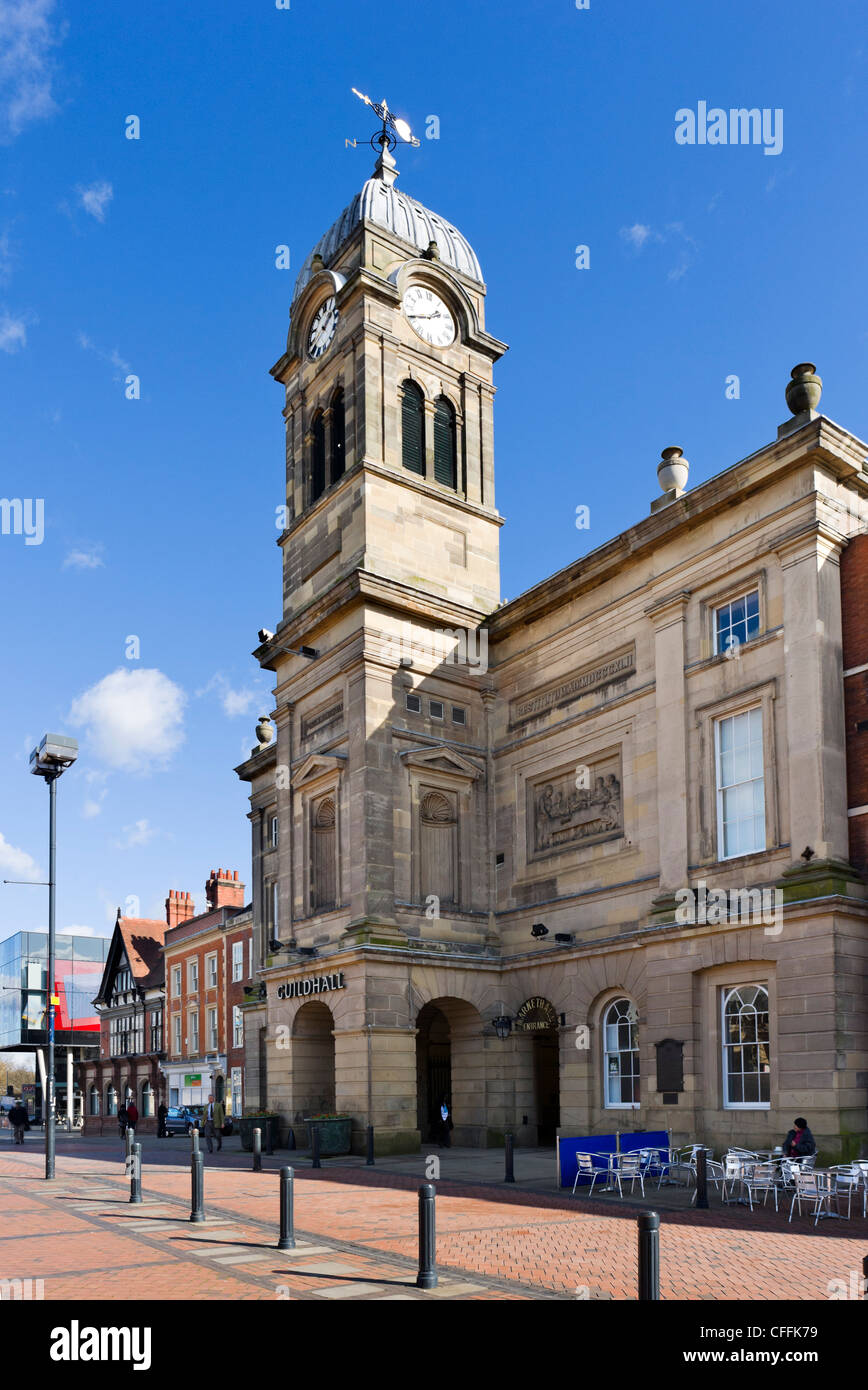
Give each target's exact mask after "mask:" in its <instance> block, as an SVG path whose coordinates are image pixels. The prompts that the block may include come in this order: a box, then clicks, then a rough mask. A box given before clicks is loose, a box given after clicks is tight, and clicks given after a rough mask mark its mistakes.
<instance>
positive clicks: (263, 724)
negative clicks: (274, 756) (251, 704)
mask: <svg viewBox="0 0 868 1390" xmlns="http://www.w3.org/2000/svg"><path fill="white" fill-rule="evenodd" d="M256 737H257V739H258V741H259V746H260V748H267V747H268V745H269V743H271V741H272V740H273V738H274V725H273V724H272V722H271V720H270V719H269V717H268V715H267V714H261V715H260V716H259V723H258V724H257V726H256Z"/></svg>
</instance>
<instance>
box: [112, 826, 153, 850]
mask: <svg viewBox="0 0 868 1390" xmlns="http://www.w3.org/2000/svg"><path fill="white" fill-rule="evenodd" d="M123 832H124V838H123V839H122V840H115V842H114V844H115V848H116V849H132V848H133V847H134V846H135V845H146V844H147V843H148V841H149V840H153V838H154V836H155V835H156V833H157V832H156V830H155V829H154V828H153V826H152V825H151V823H150V821H147V820H137V821H135V822H134V823H133V824H132V825H125V826H124V827H123Z"/></svg>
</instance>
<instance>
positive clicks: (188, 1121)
mask: <svg viewBox="0 0 868 1390" xmlns="http://www.w3.org/2000/svg"><path fill="white" fill-rule="evenodd" d="M200 1123H201V1122H200V1119H199V1116H198V1115H197V1113H196V1111H195V1110H194V1109H193V1107H192V1106H190V1105H170V1106H169V1113H168V1115H167V1116H166V1133H167V1134H168V1135H169V1136H171V1135H173V1134H189V1133H190V1131H191V1130H192V1129H198V1128H199V1126H200Z"/></svg>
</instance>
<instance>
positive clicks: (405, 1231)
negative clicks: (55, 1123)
mask: <svg viewBox="0 0 868 1390" xmlns="http://www.w3.org/2000/svg"><path fill="white" fill-rule="evenodd" d="M42 1142H43V1141H42V1135H41V1133H40V1132H38V1131H37V1132H36V1133H35V1134H34V1133H33V1132H31V1133H30V1134H29V1135H28V1136H27V1140H26V1143H25V1145H24V1146H23V1147H16V1146H13V1145H12V1144H11V1143H10V1142H9V1139H8V1138H7V1137H6V1135H5V1134H0V1206H2V1213H3V1220H2V1223H0V1283H2V1281H3V1280H12V1279H20V1280H27V1279H34V1280H36V1279H41V1280H43V1281H44V1284H43V1296H44V1298H45V1299H47V1300H51V1299H57V1300H75V1299H81V1298H87V1299H96V1300H113V1299H124V1300H127V1299H178V1300H199V1299H231V1300H237V1299H241V1300H252V1299H257V1300H262V1299H277V1300H286V1299H303V1300H323V1299H325V1300H339V1301H340V1300H353V1299H362V1300H383V1301H397V1300H416V1301H429V1302H430V1301H435V1302H440V1301H443V1300H444V1299H446V1300H450V1299H455V1300H457V1301H464V1300H469V1301H492V1300H497V1301H500V1300H519V1301H526V1300H540V1299H542V1300H555V1301H558V1300H564V1299H569V1300H572V1301H574V1300H576V1299H580V1300H593V1301H596V1300H606V1301H608V1300H632V1299H635V1298H636V1288H637V1238H636V1218H637V1216H638V1215H639V1214H640V1212H641V1211H642V1210H643V1209H644V1210H647V1209H648V1208H649V1206H651V1205H652V1204H653V1206H654V1208H655V1209H656V1210H658V1211H660V1213H661V1236H660V1265H661V1296H662V1298H663V1299H664V1300H715V1301H718V1300H720V1301H725V1300H751V1299H756V1300H778V1299H784V1300H813V1299H822V1300H826V1299H828V1298H829V1295H830V1281H833V1280H841V1281H843V1284H844V1285H845V1286H848V1287H850V1286H851V1285H852V1282H853V1281H852V1271H861V1265H862V1256H863V1253H865V1251H866V1249H868V1222H865V1221H863V1220H862V1218H861V1215H860V1216H858V1217H857V1216H855V1215H854V1217H853V1219H852V1220H850V1221H843V1220H842V1221H831V1220H830V1221H824V1222H821V1223H820V1224H819V1226H818V1227H817V1228H816V1229H815V1228H814V1227H813V1225H812V1220H811V1218H810V1217H808V1216H807V1215H805V1216H804V1217H801V1218H800V1217H798V1216H794V1218H793V1221H792V1224H789V1223H788V1221H787V1215H788V1207H786V1208H784V1209H783V1210H782V1211H781V1212H780V1213H778V1214H776V1213H775V1212H774V1210H773V1208H771V1207H769V1208H768V1209H759V1210H757V1211H755V1212H753V1213H750V1212H749V1211H747V1210H746V1209H744V1208H739V1207H721V1206H720V1205H719V1203H718V1199H717V1198H716V1196H714V1195H712V1198H711V1201H712V1207H711V1209H710V1210H709V1211H705V1212H697V1211H695V1210H694V1209H693V1208H691V1207H688V1206H686V1205H685V1203H686V1202H688V1201H689V1197H687V1196H686V1195H685V1194H684V1193H682V1192H679V1191H678V1190H669V1191H668V1192H667V1190H666V1189H662V1190H661V1192H660V1193H659V1194H658V1193H657V1192H656V1190H655V1191H654V1193H653V1195H652V1194H649V1196H648V1199H647V1201H646V1203H645V1204H644V1207H643V1204H642V1203H641V1202H640V1201H639V1199H638V1194H637V1199H636V1200H635V1201H633V1200H632V1199H630V1200H628V1199H624V1200H623V1201H622V1200H620V1199H619V1198H618V1197H617V1196H615V1197H611V1196H609V1197H597V1196H595V1197H593V1198H591V1199H589V1198H587V1197H586V1196H577V1197H576V1198H571V1197H570V1195H569V1192H568V1191H566V1192H562V1193H558V1192H557V1191H556V1190H555V1188H554V1180H553V1167H552V1156H551V1151H550V1150H546V1151H539V1150H517V1152H516V1175H517V1177H518V1179H519V1181H518V1182H517V1183H516V1185H515V1186H514V1187H513V1186H509V1185H507V1184H505V1183H503V1181H502V1176H503V1168H502V1163H503V1154H502V1152H500V1151H497V1150H494V1151H492V1150H487V1151H480V1150H470V1149H454V1150H440V1151H438V1152H437V1153H436V1154H432V1155H419V1154H417V1155H415V1156H412V1155H411V1156H406V1155H405V1156H400V1157H398V1158H391V1159H389V1160H380V1159H378V1160H377V1162H376V1165H375V1166H374V1168H370V1167H367V1166H366V1165H365V1161H364V1159H361V1160H357V1159H354V1158H340V1159H333V1160H324V1161H323V1165H324V1166H323V1167H322V1169H319V1170H315V1169H313V1168H312V1167H310V1160H309V1158H306V1157H305V1156H304V1155H301V1154H298V1153H297V1152H296V1153H287V1152H285V1151H282V1152H280V1153H278V1154H275V1155H273V1156H264V1157H263V1170H262V1172H260V1173H254V1172H253V1171H252V1161H251V1156H250V1155H249V1154H245V1153H243V1152H242V1151H241V1150H240V1145H239V1143H238V1141H237V1140H229V1141H225V1142H224V1147H223V1151H222V1153H219V1154H217V1153H215V1154H213V1155H207V1154H206V1155H205V1211H206V1214H207V1220H206V1222H205V1223H204V1224H203V1225H194V1224H192V1223H191V1222H190V1220H189V1212H190V1174H189V1141H188V1140H186V1139H174V1140H156V1139H153V1138H152V1139H150V1140H149V1141H148V1142H147V1143H146V1144H144V1146H143V1176H142V1189H143V1194H144V1198H145V1200H144V1202H143V1204H142V1205H141V1206H134V1205H131V1204H130V1202H129V1191H130V1184H129V1179H128V1178H127V1177H125V1174H124V1152H123V1150H124V1146H123V1144H122V1142H121V1141H119V1140H118V1139H116V1138H114V1137H110V1138H105V1139H91V1140H87V1139H83V1138H81V1137H80V1136H59V1137H58V1145H57V1165H56V1172H57V1177H56V1179H55V1181H54V1182H53V1183H48V1182H46V1181H45V1178H44V1153H43V1149H42ZM433 1157H436V1158H438V1159H439V1160H440V1177H439V1179H437V1181H436V1182H435V1186H436V1189H437V1267H438V1271H439V1283H438V1287H437V1288H436V1289H434V1290H432V1291H427V1292H426V1291H423V1290H420V1289H417V1288H416V1286H415V1279H416V1271H417V1259H418V1244H417V1240H418V1236H417V1230H418V1225H417V1222H418V1215H417V1189H418V1186H419V1184H420V1183H421V1182H424V1181H426V1180H427V1178H428V1177H429V1176H430V1168H431V1159H432V1158H433ZM287 1163H289V1164H291V1165H292V1166H293V1167H294V1170H295V1221H296V1240H297V1247H296V1249H295V1250H294V1251H291V1252H279V1251H277V1250H276V1248H275V1247H276V1242H277V1235H278V1223H279V1214H278V1213H279V1205H278V1202H279V1197H278V1193H279V1178H278V1169H279V1167H281V1166H282V1165H284V1164H287ZM426 1167H427V1168H428V1172H426ZM679 1203H680V1204H681V1205H680V1206H679V1205H678V1204H679Z"/></svg>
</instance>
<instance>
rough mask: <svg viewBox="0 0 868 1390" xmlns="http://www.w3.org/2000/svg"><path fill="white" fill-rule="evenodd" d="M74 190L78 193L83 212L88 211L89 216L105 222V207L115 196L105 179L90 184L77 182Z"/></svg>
mask: <svg viewBox="0 0 868 1390" xmlns="http://www.w3.org/2000/svg"><path fill="white" fill-rule="evenodd" d="M75 191H76V193H77V194H78V201H79V204H80V206H81V207H83V208H84V210H85V212H89V213H90V215H91V217H95V218H96V220H97V222H105V214H106V208H107V207H108V205H109V203H110V202H111V200H112V198H113V197H114V196H115V191H114V189H113V188H112V186H111V184H110V183H106V181H105V179H102V180H97V182H96V183H90V184H80V183H77V184H76V186H75Z"/></svg>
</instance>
